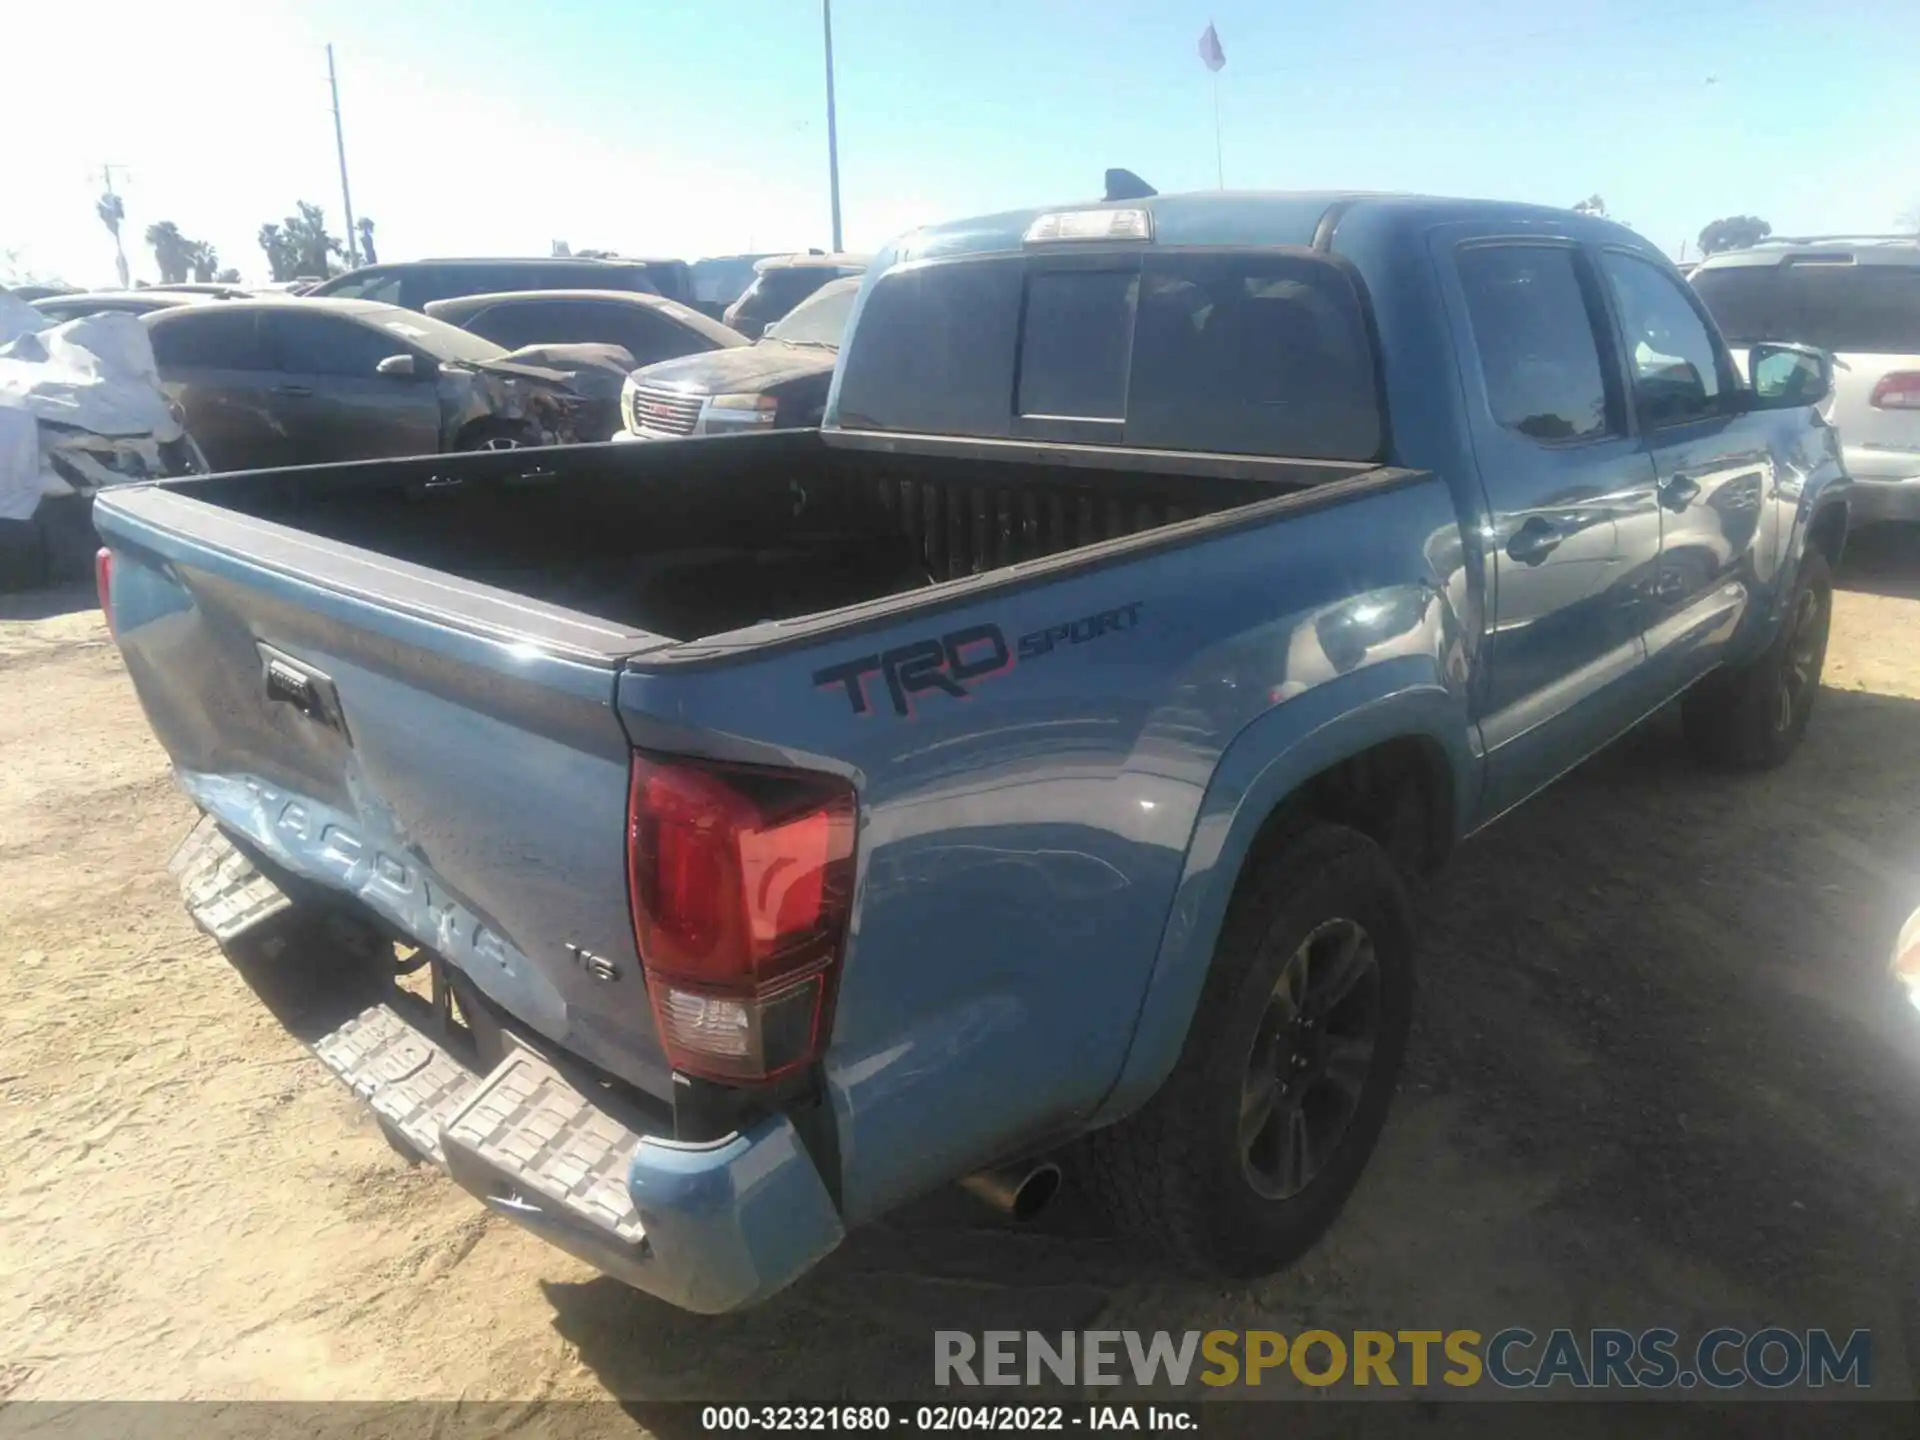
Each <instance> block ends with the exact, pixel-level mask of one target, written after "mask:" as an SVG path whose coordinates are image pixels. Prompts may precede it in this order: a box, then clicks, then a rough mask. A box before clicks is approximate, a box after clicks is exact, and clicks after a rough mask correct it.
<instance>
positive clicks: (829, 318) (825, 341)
mask: <svg viewBox="0 0 1920 1440" xmlns="http://www.w3.org/2000/svg"><path fill="white" fill-rule="evenodd" d="M859 293H860V277H859V276H858V275H854V276H850V277H848V278H847V279H845V280H836V281H834V282H833V283H832V284H831V285H823V286H821V287H820V289H818V290H816V291H814V292H813V294H811V295H809V296H808V297H807V298H806V299H805V300H803V301H801V302H800V303H799V304H798V305H796V306H794V307H793V309H792V310H791V311H790V312H789V313H788V314H787V316H786V317H785V318H784V319H781V320H776V321H775V322H774V323H773V324H771V325H769V326H768V327H767V333H766V338H767V339H769V340H780V341H784V342H785V343H787V344H789V345H825V346H827V347H829V348H830V349H835V350H837V349H839V348H840V337H841V336H842V335H844V334H845V333H846V329H847V317H848V316H849V315H851V314H852V313H853V302H854V298H855V297H856V296H857V295H859Z"/></svg>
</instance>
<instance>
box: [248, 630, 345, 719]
mask: <svg viewBox="0 0 1920 1440" xmlns="http://www.w3.org/2000/svg"><path fill="white" fill-rule="evenodd" d="M260 665H261V678H262V679H263V680H264V681H265V683H266V690H267V699H268V700H269V701H270V702H274V703H277V704H282V705H291V706H292V707H293V708H294V709H296V710H298V711H299V712H300V713H301V714H302V715H305V716H306V717H307V718H308V719H309V720H312V721H314V722H315V723H317V724H320V725H325V726H328V727H329V728H331V729H334V730H338V731H340V732H341V733H342V734H345V733H346V728H347V725H346V717H345V716H343V715H342V714H341V713H340V695H339V692H338V691H336V690H335V689H334V688H333V681H332V680H330V679H328V678H327V677H326V676H325V675H324V674H322V673H321V672H320V671H318V670H316V669H314V668H313V667H312V666H311V665H306V664H302V663H301V662H300V661H298V660H296V659H294V658H293V657H292V656H291V655H288V654H286V653H285V652H283V651H280V650H276V649H274V648H273V646H271V645H261V646H260Z"/></svg>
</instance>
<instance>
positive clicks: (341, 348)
mask: <svg viewBox="0 0 1920 1440" xmlns="http://www.w3.org/2000/svg"><path fill="white" fill-rule="evenodd" d="M268 323H269V326H270V327H271V333H272V335H273V341H274V348H275V349H276V350H277V351H278V352H279V355H280V368H281V369H282V370H285V371H288V372H290V373H297V374H302V375H331V376H335V377H338V378H341V379H348V380H371V379H373V378H374V376H375V373H376V367H377V366H378V365H379V364H380V362H381V361H382V360H384V359H386V358H387V357H388V356H389V355H399V354H401V353H403V352H404V351H405V350H406V349H407V347H406V346H405V345H402V344H399V343H397V342H396V341H394V340H392V339H390V338H389V337H388V336H386V335H384V334H382V333H381V332H380V331H378V330H375V329H372V328H370V327H368V326H365V325H356V324H355V323H354V322H353V321H351V320H342V319H340V318H338V317H337V316H333V315H304V314H294V313H288V314H276V315H272V316H269V317H268Z"/></svg>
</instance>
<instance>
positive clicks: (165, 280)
mask: <svg viewBox="0 0 1920 1440" xmlns="http://www.w3.org/2000/svg"><path fill="white" fill-rule="evenodd" d="M192 243H193V242H192V241H190V240H188V239H187V237H186V236H184V235H182V234H181V233H180V227H179V226H178V225H176V224H174V223H173V222H172V221H171V220H161V221H158V222H156V223H154V224H152V225H149V226H148V227H147V244H149V245H151V246H152V247H153V260H154V263H155V264H156V265H158V266H159V267H160V283H161V284H162V285H178V284H179V283H180V282H181V281H182V280H184V279H186V278H187V270H188V269H189V268H190V266H191V265H192V263H193V258H192V251H191V246H192Z"/></svg>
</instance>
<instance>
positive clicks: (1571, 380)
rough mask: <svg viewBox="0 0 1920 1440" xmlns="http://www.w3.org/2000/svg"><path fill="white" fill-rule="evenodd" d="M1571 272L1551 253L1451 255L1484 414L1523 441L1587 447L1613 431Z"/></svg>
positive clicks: (1590, 326)
mask: <svg viewBox="0 0 1920 1440" xmlns="http://www.w3.org/2000/svg"><path fill="white" fill-rule="evenodd" d="M1578 265H1579V260H1578V257H1577V256H1576V255H1575V253H1574V251H1573V250H1571V249H1569V248H1567V247H1566V246H1558V245H1476V246H1472V247H1470V248H1468V249H1465V250H1462V251H1460V254H1459V261H1458V268H1459V272H1460V288H1461V290H1462V292H1463V293H1464V294H1465V296H1466V301H1467V318H1468V320H1469V321H1470V322H1471V324H1472V326H1473V346H1474V350H1475V352H1476V354H1477V355H1478V356H1479V360H1480V374H1481V377H1482V378H1483V380H1484V381H1485V383H1486V388H1487V406H1488V408H1489V409H1490V410H1491V411H1492V412H1493V418H1494V420H1495V421H1496V422H1498V423H1499V424H1500V425H1501V426H1503V427H1505V428H1506V429H1508V430H1514V431H1517V432H1518V433H1520V434H1522V435H1525V436H1527V437H1528V438H1529V439H1533V440H1540V441H1544V442H1547V443H1553V442H1556V441H1567V440H1590V439H1592V438H1594V437H1595V436H1598V435H1604V434H1607V433H1608V432H1609V431H1610V430H1613V429H1615V428H1616V427H1615V425H1614V424H1613V423H1612V419H1611V416H1612V413H1613V407H1612V406H1610V405H1609V404H1608V397H1607V384H1606V380H1605V375H1604V371H1603V370H1602V367H1601V360H1600V349H1599V345H1598V342H1597V341H1596V339H1595V325H1594V320H1595V315H1596V307H1595V304H1594V300H1593V297H1592V295H1591V293H1590V290H1589V287H1588V286H1587V285H1586V284H1585V283H1583V281H1582V278H1581V274H1580V271H1579V269H1578ZM1620 428H1624V427H1620Z"/></svg>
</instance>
